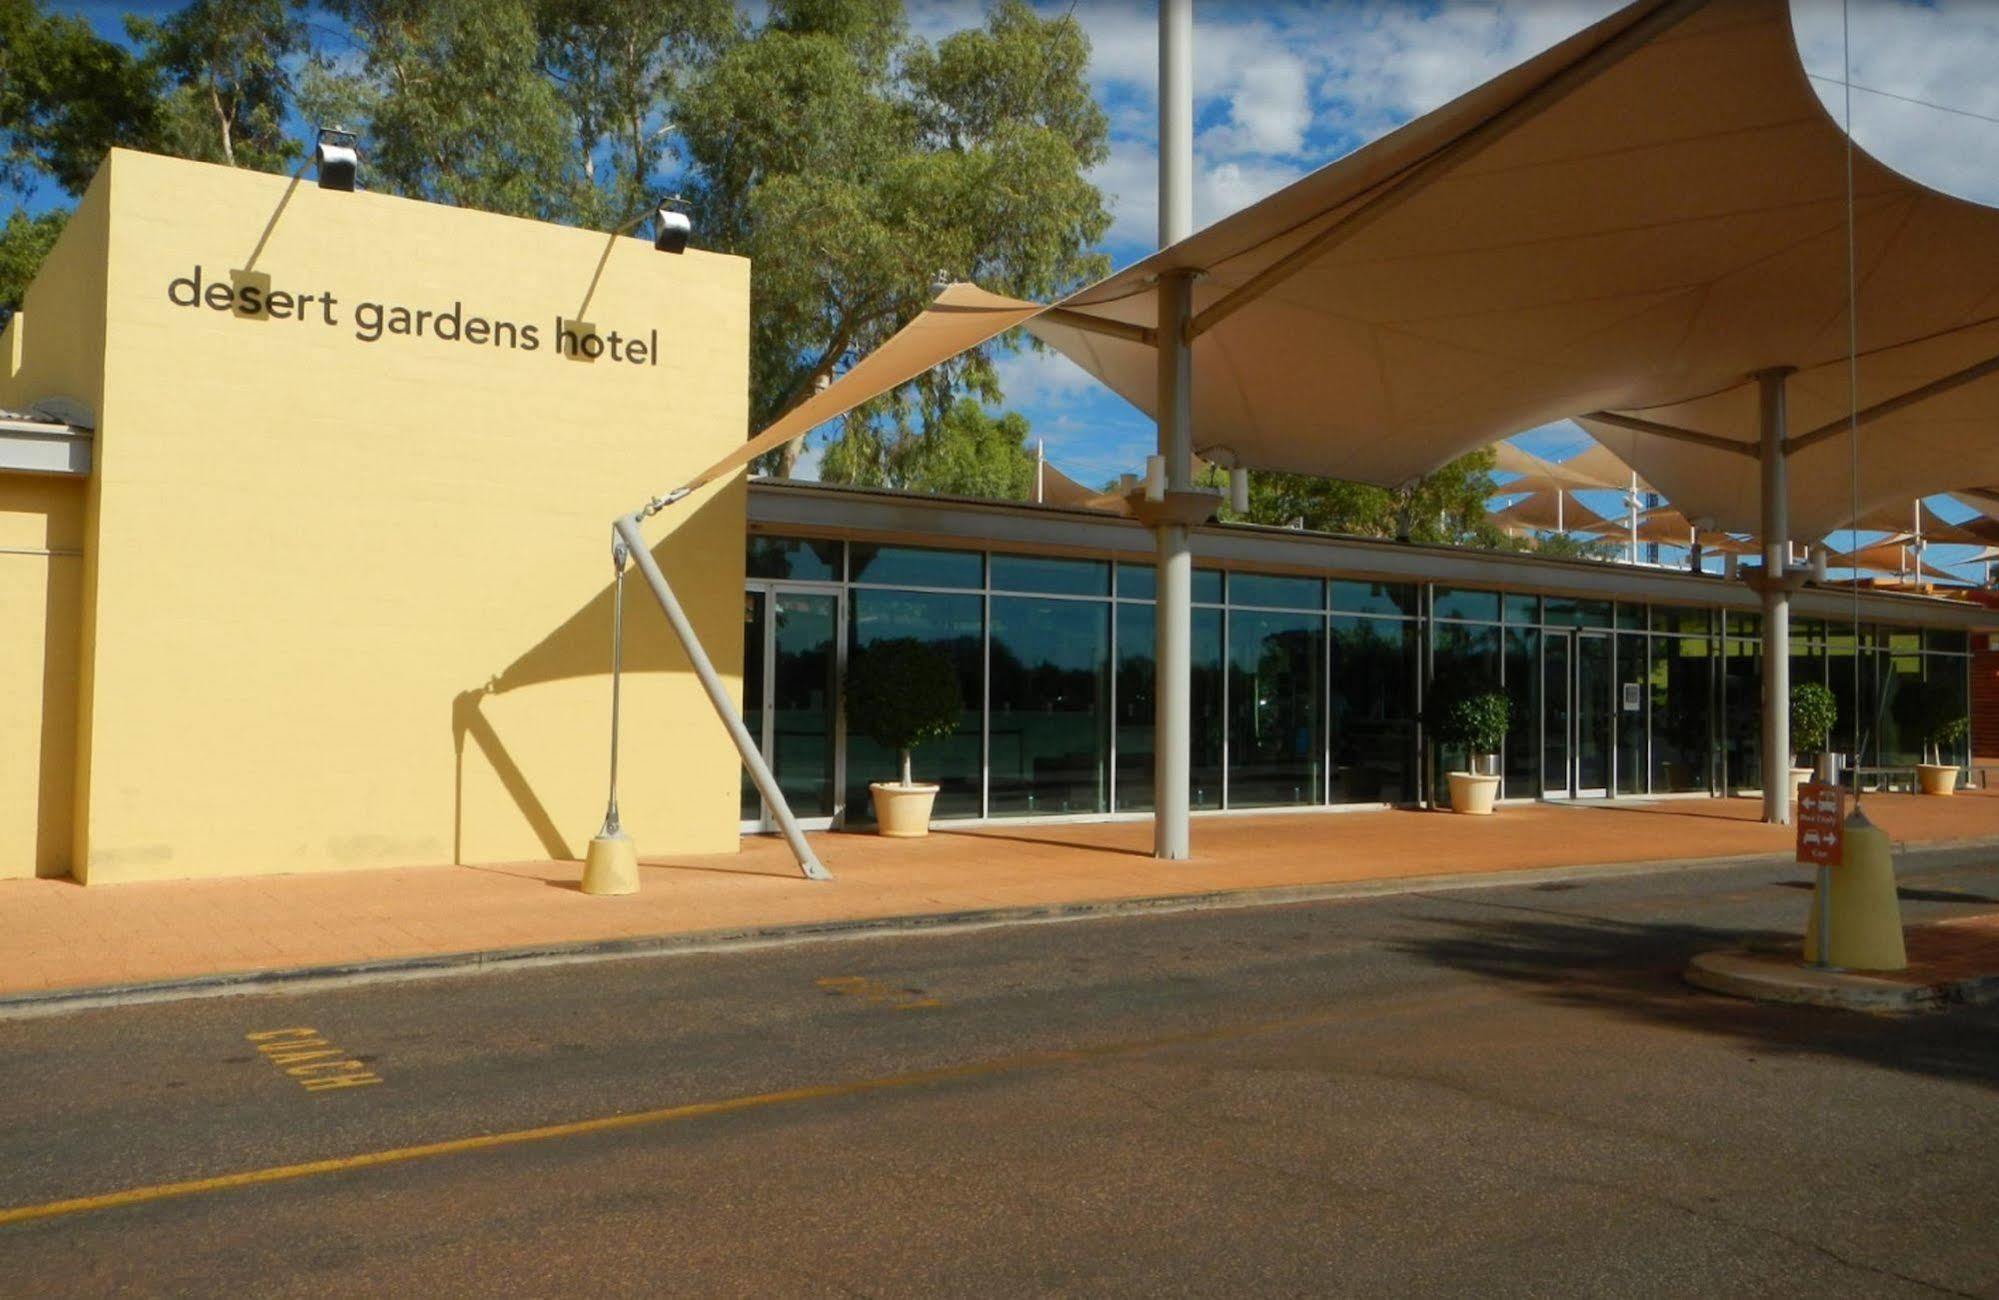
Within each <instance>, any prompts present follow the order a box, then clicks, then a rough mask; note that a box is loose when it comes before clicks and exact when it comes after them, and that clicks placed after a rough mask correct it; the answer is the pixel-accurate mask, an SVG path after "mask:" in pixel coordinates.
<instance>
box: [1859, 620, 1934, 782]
mask: <svg viewBox="0 0 1999 1300" xmlns="http://www.w3.org/2000/svg"><path fill="white" fill-rule="evenodd" d="M1896 634H1897V635H1900V634H1901V633H1900V630H1899V629H1897V630H1896ZM1908 635H1911V636H1913V635H1914V634H1913V633H1911V634H1908ZM1871 657H1872V658H1873V660H1874V680H1875V683H1876V686H1875V697H1876V699H1877V701H1878V704H1877V706H1876V712H1875V715H1874V726H1875V735H1876V736H1878V737H1879V740H1878V741H1877V742H1876V745H1875V755H1874V762H1875V763H1877V764H1880V765H1883V766H1899V767H1906V766H1909V765H1910V764H1913V763H1920V762H1923V761H1924V759H1923V746H1922V738H1921V737H1919V736H1918V735H1917V734H1916V733H1915V731H1914V730H1913V729H1911V728H1909V727H1907V726H1905V725H1903V720H1902V715H1903V713H1904V712H1905V710H1906V709H1907V708H1908V706H1907V705H1906V704H1903V703H1902V702H1901V701H1902V698H1903V694H1904V692H1907V691H1910V690H1913V689H1914V687H1915V683H1916V682H1918V681H1919V680H1921V678H1922V675H1923V657H1922V656H1921V655H1917V654H1882V653H1878V652H1877V653H1876V654H1874V655H1873V656H1871Z"/></svg>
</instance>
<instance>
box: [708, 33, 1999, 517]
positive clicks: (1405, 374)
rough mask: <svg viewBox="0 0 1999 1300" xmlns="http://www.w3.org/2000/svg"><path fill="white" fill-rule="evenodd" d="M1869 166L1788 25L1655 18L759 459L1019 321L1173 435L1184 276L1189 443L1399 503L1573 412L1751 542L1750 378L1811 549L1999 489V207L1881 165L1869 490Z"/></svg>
mask: <svg viewBox="0 0 1999 1300" xmlns="http://www.w3.org/2000/svg"><path fill="white" fill-rule="evenodd" d="M1848 156H1849V147H1848V141H1847V138H1846V136H1845V134H1844V133H1843V132H1842V131H1841V130H1840V128H1839V126H1838V124H1837V123H1835V122H1834V121H1833V120H1832V119H1830V118H1829V117H1828V116H1827V115H1826V113H1825V111H1824V109H1823V107H1822V106H1821V104H1820V102H1819V99H1818V97H1817V95H1816V94H1815V93H1814V92H1813V90H1812V88H1811V85H1810V83H1809V81H1808V79H1807V78H1806V76H1805V73H1804V69H1803V66H1802V65H1801V63H1800V62H1799V58H1798V54H1797V49H1796V45H1795V42H1794V39H1793V36H1792V31H1791V23H1790V15H1789V10H1788V6H1787V3H1786V0H1637V2H1636V3H1633V4H1630V5H1627V6H1626V7H1625V8H1623V9H1620V10H1618V11H1617V12H1616V13H1613V14H1612V15H1610V16H1609V17H1607V18H1605V19H1603V20H1602V21H1601V22H1598V23H1596V24H1595V25H1593V26H1591V27H1589V28H1587V29H1585V30H1583V31H1581V32H1579V33H1577V34H1576V35H1574V36H1572V37H1570V38H1569V39H1568V40H1565V41H1563V42H1561V43H1560V44H1558V45H1556V46H1554V47H1553V48H1551V49H1549V50H1547V51H1545V52H1544V53H1542V54H1540V55H1538V56H1537V57H1535V58H1534V59H1531V60H1529V61H1528V62H1526V63H1523V64H1521V65H1519V66H1518V67H1515V68H1513V69H1512V70H1510V71H1508V72H1506V73H1503V74H1501V75H1500V76H1499V77H1497V78H1495V79H1493V80H1492V81H1489V82H1487V83H1486V84H1484V85H1482V86H1479V87H1478V88H1476V89H1474V90H1472V91H1470V92H1469V93H1467V94H1465V95H1463V96H1461V97H1460V98H1458V99H1457V100H1454V101H1453V102H1451V103H1449V104H1447V105H1445V106H1443V107H1442V108H1439V109H1437V110H1435V111H1434V112H1431V113H1429V114H1427V115H1425V116H1424V117H1421V118H1419V119H1417V120H1415V121H1412V122H1410V123H1408V124H1407V125H1406V126H1404V127H1402V128H1400V129H1399V130H1396V131H1394V132H1391V133H1390V134H1388V135H1386V136H1383V137H1382V138H1380V139H1378V140H1376V141H1374V142H1373V143H1371V144H1369V145H1367V146H1365V147H1364V148H1362V149H1360V150H1358V151H1356V152H1354V153H1352V154H1350V155H1348V156H1346V157H1344V158H1342V159H1340V160H1338V161H1337V162H1334V163H1332V164H1330V165H1329V166H1326V167H1323V168H1321V169H1320V170H1318V171H1316V172H1313V173H1311V174H1310V175H1308V176H1306V177H1304V178H1303V179H1301V180H1299V181H1297V182H1295V183H1294V184H1292V185H1290V186H1287V187H1286V188H1284V189H1282V190H1280V191H1278V192H1276V193H1274V194H1272V195H1270V196H1269V197H1267V198H1265V199H1263V200H1262V201H1260V202H1258V203H1255V204H1253V205H1251V206H1250V207H1247V208H1245V209H1242V210H1241V211H1239V212H1236V213H1234V214H1233V215H1231V216H1229V217H1226V218H1224V219H1222V220H1221V221H1218V222H1216V223H1215V224H1214V225H1211V226H1209V227H1207V228H1206V229H1204V230H1202V231H1200V232H1198V233H1196V234H1195V235H1193V236H1191V237H1190V238H1188V239H1185V240H1183V241H1181V242H1180V243H1178V244H1175V245H1173V246H1171V247H1169V248H1166V249H1162V250H1161V251H1160V252H1158V253H1156V254H1154V255H1152V256H1151V257H1148V258H1146V259H1144V260H1143V261H1141V262H1139V263H1137V264H1135V265H1133V266H1130V267H1127V268H1126V269H1124V270H1122V271H1120V272H1118V273H1117V274H1115V275H1113V276H1111V277H1110V278H1108V279H1107V280H1104V281H1103V282H1101V283H1099V284H1097V285H1094V286H1092V287H1090V288H1088V289H1085V290H1083V291H1081V292H1080V293H1077V294H1074V295H1072V296H1070V297H1068V298H1066V299H1064V300H1063V301H1062V302H1060V303H1057V304H1055V305H1054V306H1053V307H1052V308H1049V309H1045V310H1044V309H1041V308H1038V307H1036V306H1035V305H1034V304H1031V303H1021V302H1017V301H1015V300H1011V299H1004V298H1000V297H997V296H996V295H982V296H981V295H979V294H978V291H977V290H973V289H971V288H970V287H969V286H956V287H954V289H953V290H952V291H951V292H948V293H947V294H946V295H945V297H944V298H942V299H940V300H939V304H938V307H937V308H934V309H933V310H932V311H929V312H926V313H924V315H923V316H922V317H919V318H918V320H917V321H916V322H914V323H913V324H912V325H911V326H909V327H908V329H906V330H904V331H903V333H902V334H899V335H897V336H896V338H895V339H893V340H891V342H890V343H889V344H888V345H886V346H885V347H884V348H883V349H882V352H881V353H877V354H876V356H874V357H870V358H869V359H868V360H866V361H863V362H862V363H861V364H860V365H859V366H856V367H855V368H854V370H853V371H852V372H850V373H849V374H848V375H846V376H844V377H843V378H842V379H841V380H840V381H839V382H838V383H836V384H835V385H833V387H832V388H831V389H829V390H828V391H827V392H825V393H822V394H820V395H818V397H817V398H815V399H813V401H809V402H807V403H805V404H804V405H802V406H801V407H800V408H799V409H798V410H797V411H794V412H792V413H791V414H790V415H788V416H787V417H786V420H785V421H784V422H783V423H782V424H781V425H780V426H778V427H777V428H774V429H773V430H772V431H771V433H770V434H767V435H766V436H765V437H766V438H771V439H773V440H774V441H783V439H784V438H785V437H789V436H794V435H795V433H796V432H798V431H801V430H803V429H805V428H809V427H811V426H812V425H813V424H815V423H818V422H820V421H822V420H824V419H828V418H831V417H832V416H833V415H837V414H839V413H840V411H842V410H845V409H850V408H851V407H852V406H853V405H858V404H859V402H860V401H862V400H865V399H866V397H868V396H871V395H873V392H878V391H880V388H879V387H875V385H877V384H880V383H881V382H882V380H884V379H890V380H892V381H893V382H900V380H899V379H894V378H893V377H894V376H897V375H900V376H901V377H902V378H907V377H909V376H910V375H912V374H914V373H916V372H917V371H919V370H920V369H921V368H922V367H923V366H924V365H927V364H934V363H935V362H936V361H938V360H941V359H943V358H944V357H946V356H949V355H951V354H952V352H954V351H956V350H960V349H962V348H964V347H969V346H974V345H976V344H977V343H979V342H983V341H985V340H987V339H990V338H992V337H994V336H995V335H997V334H999V333H1000V332H1002V331H1003V330H1005V329H1007V328H1010V327H1011V326H1013V325H1025V326H1026V327H1027V328H1028V329H1029V330H1030V331H1031V332H1033V333H1034V334H1035V335H1036V336H1037V337H1038V338H1040V339H1042V340H1043V341H1045V342H1047V343H1048V344H1050V345H1051V346H1053V347H1055V348H1056V349H1058V350H1059V351H1061V352H1062V353H1064V354H1065V355H1067V356H1068V357H1070V358H1071V359H1072V360H1074V361H1075V362H1077V363H1078V364H1079V365H1081V366H1082V367H1083V368H1084V369H1086V370H1088V371H1089V372H1090V373H1091V374H1093V375H1095V376H1097V377H1098V378H1099V379H1100V380H1102V381H1103V382H1104V383H1105V384H1106V385H1108V386H1109V387H1110V388H1111V389H1113V390H1114V391H1116V392H1117V393H1119V394H1120V395H1122V396H1123V397H1125V398H1126V399H1127V400H1128V401H1130V402H1132V403H1133V404H1134V405H1135V406H1137V407H1139V408H1140V409H1141V410H1144V411H1146V412H1147V413H1152V412H1153V410H1154V401H1155V394H1154V386H1155V375H1156V351H1155V348H1154V327H1155V324H1156V322H1157V320H1158V319H1159V288H1158V279H1159V277H1160V276H1161V275H1164V274H1169V273H1174V272H1181V271H1185V272H1190V273H1193V274H1195V275H1196V276H1197V278H1196V280H1195V283H1194V286H1193V312H1194V315H1193V320H1192V322H1191V326H1190V330H1189V333H1190V337H1191V339H1192V358H1193V402H1194V445H1195V449H1196V450H1197V451H1199V452H1201V453H1202V454H1204V455H1206V456H1208V457H1209V458H1210V459H1213V460H1215V461H1217V462H1219V463H1221V464H1224V465H1247V466H1250V467H1252V468H1262V469H1275V470H1289V471H1297V472H1302V473H1309V474H1319V475H1327V476H1331V477H1337V478H1344V479H1353V480H1359V481H1363V482H1370V483H1376V484H1382V485H1395V484H1399V483H1402V482H1406V481H1407V480H1408V479H1410V478H1412V477H1414V476H1415V475H1417V474H1420V473H1422V472H1424V471H1426V470H1429V469H1432V468H1434V467H1436V466H1438V465H1440V464H1442V463H1444V462H1445V461H1447V460H1449V459H1451V458H1452V457H1454V456H1456V455H1459V454H1462V453H1464V452H1466V451H1469V450H1471V449H1473V448H1475V447H1479V446H1482V445H1485V444H1487V443H1491V442H1494V441H1496V440H1498V439H1500V438H1503V437H1505V436H1507V435H1509V434H1512V433H1514V432H1517V431H1519V430H1521V429H1526V428H1532V427H1536V426H1539V425H1542V424H1546V423H1549V422H1551V421H1555V420H1559V419H1563V418H1577V419H1578V420H1579V422H1580V423H1581V424H1582V426H1583V427H1584V428H1585V429H1586V430H1587V431H1589V432H1590V433H1591V434H1592V435H1593V436H1595V437H1596V438H1597V440H1598V441H1599V442H1600V443H1602V444H1603V445H1604V446H1605V447H1606V448H1608V450H1609V452H1610V453H1611V454H1614V455H1615V456H1616V457H1617V458H1618V459H1621V460H1622V461H1623V462H1624V463H1626V464H1628V465H1630V466H1631V467H1633V468H1635V469H1636V471H1637V472H1638V473H1639V474H1640V475H1641V476H1642V477H1643V478H1644V480H1645V481H1646V482H1647V483H1648V484H1650V485H1651V486H1653V487H1654V488H1656V489H1657V490H1659V491H1661V492H1664V493H1665V494H1666V495H1667V496H1668V497H1669V498H1671V499H1672V500H1673V501H1674V502H1675V503H1676V504H1677V505H1678V506H1679V508H1680V509H1681V511H1682V512H1683V513H1684V514H1686V515H1687V516H1689V517H1690V518H1692V519H1695V520H1697V521H1700V522H1701V523H1702V524H1703V525H1705V526H1711V527H1714V528H1718V529H1724V530H1727V531H1731V532H1754V531H1756V530H1757V529H1758V527H1759V526H1760V518H1759V508H1758V495H1759V489H1758V478H1759V469H1758V464H1757V461H1756V460H1755V458H1754V453H1755V447H1756V443H1757V439H1758V417H1757V412H1758V394H1757V384H1756V382H1755V381H1754V380H1753V379H1752V378H1751V376H1753V375H1754V374H1756V373H1757V372H1760V371H1764V370H1767V369H1771V368H1785V367H1788V368H1791V369H1793V370H1794V372H1795V373H1792V374H1791V376H1790V378H1789V381H1788V395H1789V408H1790V425H1789V432H1790V434H1791V439H1792V441H1791V443H1790V444H1789V447H1790V455H1789V457H1788V460H1789V464H1790V491H1789V498H1790V502H1791V506H1790V523H1791V532H1792V534H1793V535H1794V536H1795V537H1798V538H1813V537H1818V536H1821V535H1823V534H1824V533H1825V532H1827V531H1829V530H1831V529H1833V528H1836V527H1838V526H1840V524H1841V523H1842V522H1843V521H1845V520H1847V519H1849V518H1852V517H1854V515H1855V514H1856V513H1857V511H1864V510H1866V509H1868V508H1870V507H1872V506H1875V505H1879V504H1884V503H1890V502H1894V501H1898V500H1899V501H1909V500H1912V499H1914V498H1916V497H1919V496H1922V495H1925V494H1927V493H1930V492H1935V491H1941V490H1947V489H1950V488H1954V487H1964V486H1968V485H1970V484H1976V483H1993V482H1999V438H1995V437H1993V436H1992V430H1993V428H1994V423H1995V421H1999V379H1995V378H1991V377H1989V376H1990V375H1992V374H1995V373H1999V211H1994V210H1992V209H1988V208H1984V207H1980V206H1978V205H1975V204H1971V203H1967V202H1964V201H1961V200H1958V199H1955V198H1951V197H1948V196H1945V195H1942V194H1938V193H1936V192H1933V191H1930V190H1927V189H1925V188H1924V187H1922V186H1920V185H1917V184H1916V183H1914V182H1912V181H1910V180H1908V179H1906V178H1904V177H1902V176H1899V175H1897V174H1895V173H1894V172H1892V171H1890V170H1889V169H1888V168H1886V167H1884V166H1883V165H1881V164H1880V163H1878V162H1876V161H1875V160H1873V159H1872V158H1869V157H1867V156H1866V155H1865V154H1864V153H1862V152H1860V151H1859V150H1857V149H1854V150H1853V151H1852V154H1851V157H1852V193H1853V209H1852V223H1853V229H1852V239H1853V246H1854V248H1855V250H1856V254H1857V258H1858V265H1857V268H1856V270H1857V275H1856V279H1857V281H1858V283H1859V285H1860V296H1859V310H1858V314H1857V329H1858V341H1859V347H1858V366H1857V368H1858V378H1859V406H1860V407H1861V408H1862V412H1863V414H1862V423H1861V425H1860V429H1859V435H1858V444H1859V445H1858V451H1857V462H1858V470H1859V473H1858V482H1857V486H1856V484H1855V483H1854V480H1853V476H1852V475H1850V474H1849V457H1850V456H1852V455H1854V453H1853V452H1852V450H1851V449H1850V447H1849V443H1848V438H1847V436H1846V434H1845V432H1844V430H1843V421H1844V419H1845V417H1846V416H1847V414H1848V412H1849V409H1850V408H1849V390H1848V368H1847V352H1848V330H1849V319H1848V313H1847V297H1846V295H1847V283H1848V276H1847V269H1848V268H1847V247H1848V207H1847V161H1848ZM933 317H935V318H937V319H935V320H933V319H932V318H933ZM891 353H893V354H894V357H893V359H890V358H889V355H888V354H891ZM878 361H879V362H881V363H882V364H879V365H877V364H874V363H876V362H878ZM864 371H865V372H867V375H868V377H867V378H866V380H865V381H864V380H863V372H864ZM836 394H837V396H836ZM780 435H781V436H780ZM758 442H759V443H764V442H765V439H764V438H760V439H758ZM752 445H753V446H754V445H756V444H752ZM765 445H773V444H771V443H766V444H765ZM754 454H755V452H754V451H751V452H748V453H747V454H744V455H739V456H738V457H737V458H735V461H736V463H741V461H743V460H746V459H748V456H749V455H754Z"/></svg>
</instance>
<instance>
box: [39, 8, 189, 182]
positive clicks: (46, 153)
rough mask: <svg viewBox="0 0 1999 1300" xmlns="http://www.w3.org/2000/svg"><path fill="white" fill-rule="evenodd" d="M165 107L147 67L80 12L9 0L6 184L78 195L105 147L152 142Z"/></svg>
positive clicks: (94, 169)
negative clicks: (72, 14)
mask: <svg viewBox="0 0 1999 1300" xmlns="http://www.w3.org/2000/svg"><path fill="white" fill-rule="evenodd" d="M159 120H160V106H159V103H158V97H157V95H156V93H155V90H154V86H153V81H152V78H151V76H150V75H149V73H148V71H147V69H146V68H145V67H144V66H142V64H141V63H140V61H139V60H138V59H135V58H134V57H133V56H132V55H131V54H130V53H129V52H128V51H126V50H125V49H123V48H121V47H120V46H118V45H116V44H115V43H113V42H111V41H107V40H105V39H103V38H102V37H100V36H98V35H97V33H95V32H93V31H92V30H91V29H90V24H88V23H86V22H84V21H83V20H82V19H81V18H73V17H68V16H65V15H57V14H48V13H44V12H43V11H42V6H41V4H40V2H39V0H0V184H4V185H5V186H6V187H7V188H8V189H11V190H13V191H14V192H15V193H17V194H21V195H26V194H28V193H31V192H33V191H34V190H35V189H37V188H39V187H40V185H41V184H42V183H44V182H48V183H53V184H54V185H55V186H56V187H58V188H60V189H62V190H64V191H66V192H68V193H70V194H79V193H81V192H82V191H83V187H84V186H85V185H86V184H88V183H89V181H90V177H91V175H92V174H93V173H94V172H95V171H96V170H97V164H98V163H99V162H100V161H101V160H102V159H103V157H104V151H105V150H107V149H109V148H110V147H111V146H112V145H115V144H134V145H144V144H147V143H149V142H151V141H152V140H154V139H155V138H156V136H157V134H158V131H159Z"/></svg>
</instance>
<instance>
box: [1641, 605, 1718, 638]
mask: <svg viewBox="0 0 1999 1300" xmlns="http://www.w3.org/2000/svg"><path fill="white" fill-rule="evenodd" d="M1652 630H1653V631H1654V632H1659V631H1665V632H1676V633H1678V634H1679V635H1681V636H1706V635H1707V634H1708V631H1709V628H1708V611H1707V610H1705V609H1701V608H1698V607H1695V606H1692V605H1654V606H1653V607H1652Z"/></svg>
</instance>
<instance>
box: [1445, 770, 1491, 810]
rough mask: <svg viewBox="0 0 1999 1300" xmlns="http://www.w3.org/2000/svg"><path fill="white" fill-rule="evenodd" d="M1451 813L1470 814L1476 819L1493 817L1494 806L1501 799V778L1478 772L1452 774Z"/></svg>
mask: <svg viewBox="0 0 1999 1300" xmlns="http://www.w3.org/2000/svg"><path fill="white" fill-rule="evenodd" d="M1448 775H1449V777H1450V781H1451V811H1452V812H1456V813H1469V814H1470V815H1471V816H1474V817H1490V816H1492V805H1493V803H1494V802H1495V801H1497V800H1498V798H1499V778H1498V777H1496V776H1482V775H1480V774H1479V773H1477V772H1451V773H1449V774H1448Z"/></svg>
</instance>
